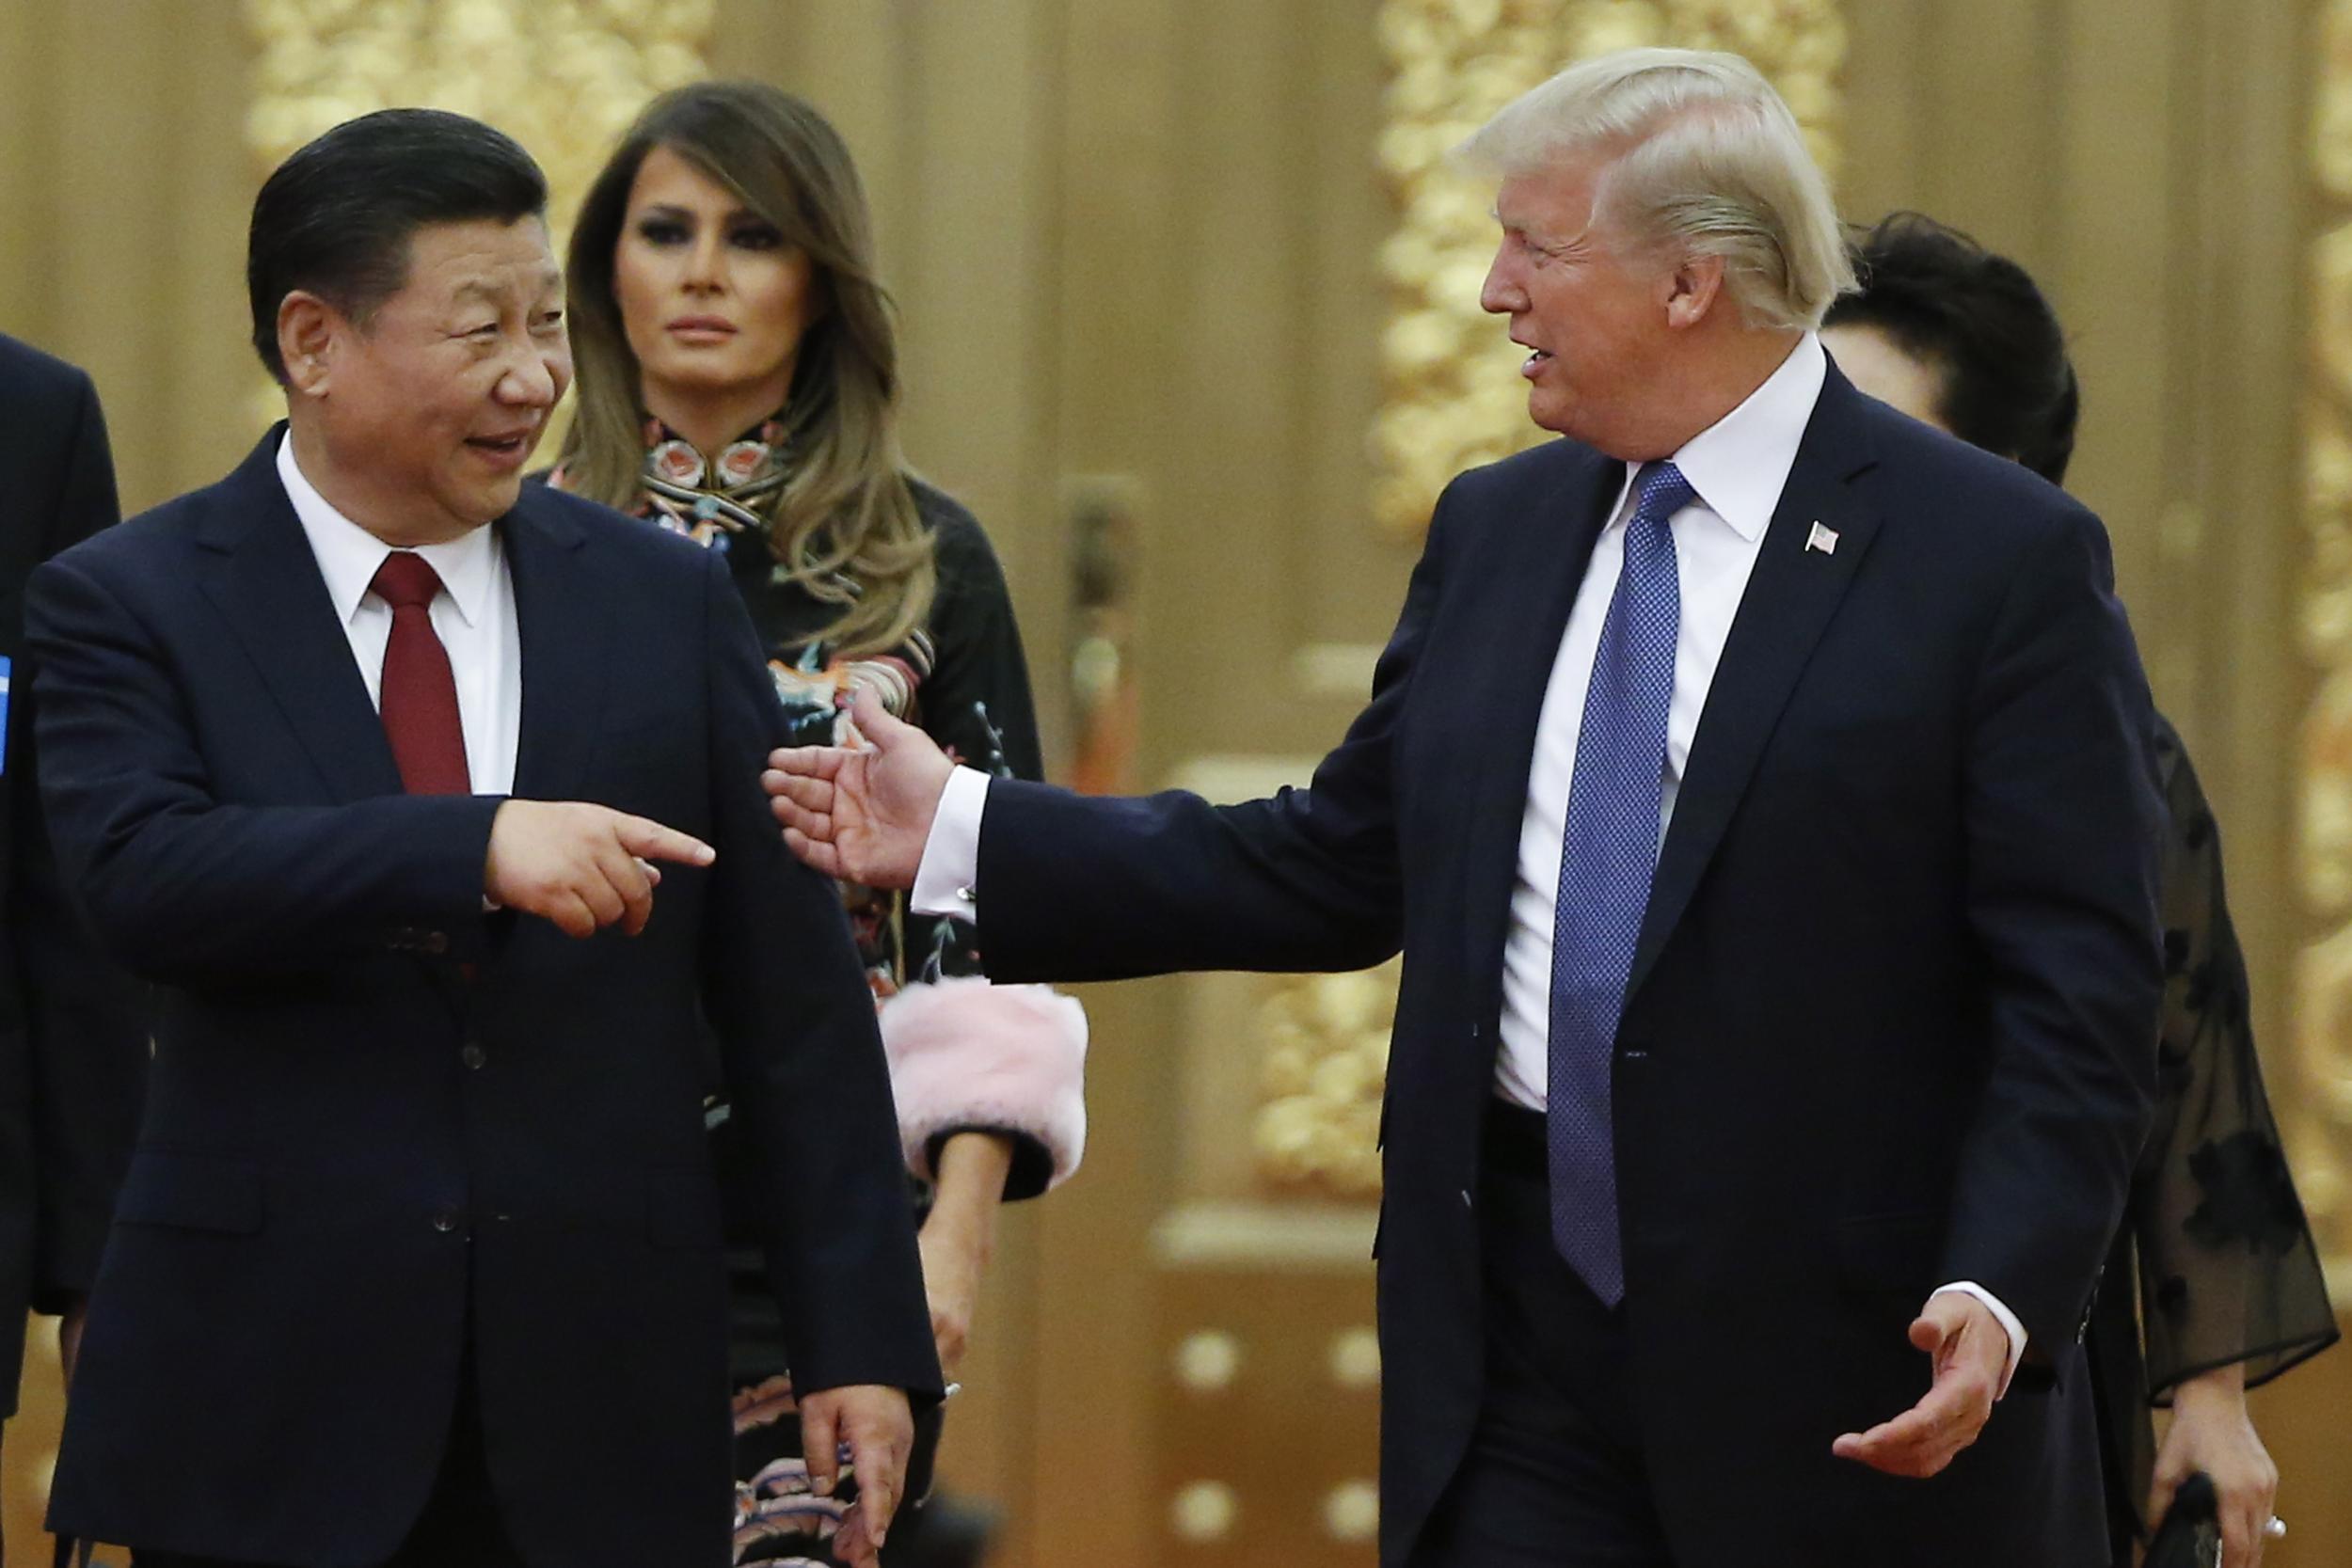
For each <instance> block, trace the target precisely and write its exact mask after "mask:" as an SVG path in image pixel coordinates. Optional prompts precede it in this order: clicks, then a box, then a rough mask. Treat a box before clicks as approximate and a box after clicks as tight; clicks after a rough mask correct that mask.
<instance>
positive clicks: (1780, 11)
mask: <svg viewBox="0 0 2352 1568" xmlns="http://www.w3.org/2000/svg"><path fill="white" fill-rule="evenodd" d="M1379 28H1380V43H1381V49H1382V52H1383V54H1384V55H1385V56H1386V58H1387V62H1388V67H1389V86H1388V95H1387V101H1386V105H1385V112H1384V115H1383V124H1382V128H1381V133H1380V145H1379V149H1378V154H1379V164H1380V172H1381V176H1382V178H1383V179H1384V180H1385V181H1386V182H1387V183H1388V186H1389V189H1390V191H1391V195H1392V197H1393V198H1394V202H1395V206H1396V211H1397V227H1396V230H1395V231H1394V232H1393V233H1391V235H1390V237H1389V240H1388V243H1387V244H1386V245H1383V246H1382V248H1381V253H1380V271H1381V275H1382V277H1383V278H1384V280H1385V281H1386V283H1387V285H1388V289H1389V297H1390V306H1389V310H1388V315H1387V319H1386V321H1385V322H1384V323H1383V325H1382V328H1381V337H1380V369H1381V378H1382V384H1383V385H1382V397H1381V406H1380V411H1379V414H1378V415H1377V417H1376V419H1375V424H1374V427H1373V433H1372V449H1373V463H1374V481H1373V498H1372V504H1373V515H1374V516H1375V519H1376V520H1377V521H1378V523H1379V525H1380V527H1381V529H1382V530H1383V531H1386V532H1388V533H1391V534H1392V535H1394V536H1396V537H1399V538H1405V539H1415V538H1418V537H1419V536H1420V534H1421V532H1422V530H1423V529H1424V528H1426V527H1427V526H1428V522H1429V513H1430V509H1431V508H1432V507H1433V506H1435V505H1436V503H1437V499H1438V491H1440V490H1442V489H1443V488H1444V487H1445V483H1446V482H1447V481H1448V480H1450V479H1452V478H1453V477H1454V475H1455V474H1457V473H1459V472H1461V471H1462V470H1463V469H1464V468H1467V467H1472V466H1473V465H1476V464H1480V463H1487V462H1492V461H1493V460H1495V459H1496V458H1499V457H1503V456H1507V455H1508V454H1509V453H1511V452H1513V451H1518V449H1519V448H1521V447H1525V446H1528V445H1531V444H1533V443H1534V442H1535V441H1537V440H1539V439H1542V438H1543V433H1542V432H1541V431H1538V430H1536V429H1534V427H1532V426H1531V425H1530V424H1529V423H1528V421H1527V413H1526V391H1525V383H1523V382H1522V381H1521V380H1520V379H1519V377H1518V374H1517V373H1516V372H1517V369H1518V359H1519V357H1520V352H1521V351H1519V350H1518V349H1515V348H1514V347H1513V346H1512V344H1511V342H1510V341H1509V340H1508V339H1507V338H1506V337H1505V336H1504V334H1503V333H1502V329H1501V328H1500V327H1499V326H1497V325H1496V324H1495V322H1494V321H1493V319H1492V318H1490V317H1488V316H1486V314H1485V313H1484V312H1482V311H1481V310H1480V309H1479V308H1478V289H1479V283H1480V280H1481V279H1482V278H1483V277H1485V276H1486V262H1487V260H1488V258H1489V257H1490V256H1491V255H1492V254H1493V249H1494V239H1495V230H1494V220H1493V217H1492V215H1491V214H1490V212H1489V208H1490V207H1491V204H1492V202H1493V198H1494V193H1493V191H1492V190H1491V189H1490V188H1488V186H1487V185H1486V183H1484V182H1480V181H1477V180H1475V179H1471V178H1468V177H1466V176H1465V175H1464V174H1463V173H1462V172H1461V171H1459V170H1457V169H1455V168H1454V167H1453V166H1452V164H1451V159H1450V154H1451V153H1452V151H1453V150H1454V148H1455V147H1457V146H1459V145H1460V144H1461V142H1462V140H1463V139H1464V138H1465V137H1467V136H1468V135H1470V133H1471V132H1472V131H1475V130H1476V129H1477V128H1478V127H1479V126H1480V125H1481V124H1482V123H1484V122H1485V120H1486V118H1487V117H1488V116H1490V115H1492V114H1493V113H1494V112H1495V111H1496V110H1497V109H1500V108H1501V107H1502V105H1503V104H1505V103H1509V102H1510V101H1511V100H1512V99H1513V98H1516V97H1518V95H1519V94H1520V93H1522V92H1524V91H1526V90H1527V89H1528V88H1530V87H1534V86H1535V85H1536V84H1537V83H1539V82H1541V81H1543V80H1544V79H1545V78H1547V77H1549V76H1550V75H1551V74H1552V73H1553V72H1555V71H1560V70H1562V69H1563V68H1564V67H1565V66H1568V65H1570V64H1572V63H1574V62H1575V61H1577V60H1580V59H1584V58H1587V57H1589V56H1591V55H1597V54H1602V53H1605V52H1606V51H1609V50H1612V49H1621V48H1626V47H1629V46H1631V45H1636V44H1671V45H1677V46H1682V47H1689V48H1699V49H1727V50H1731V51H1733V52H1735V53H1737V54H1740V55H1745V56H1747V57H1748V58H1749V59H1750V60H1753V61H1754V62H1755V63H1756V67H1757V68H1758V69H1759V70H1761V71H1763V72H1764V73H1765V75H1767V76H1768V77H1770V78H1771V79H1772V84H1773V85H1774V86H1775V87H1778V88H1779V89H1780V91H1781V94H1782V96H1783V97H1785V98H1786V99H1787V100H1788V106H1789V107H1790V109H1792V110H1793V111H1794V112H1795V114H1796V116H1797V119H1798V122H1799V123H1800V124H1802V125H1803V126H1804V130H1805V135H1806V136H1807V138H1808V139H1809V140H1810V141H1811V143H1812V145H1813V151H1814V155H1815V156H1816V157H1817V158H1819V159H1820V162H1821V166H1822V167H1824V168H1825V169H1827V170H1829V171H1830V173H1831V175H1832V177H1833V178H1835V176H1836V169H1837V154H1838V131H1839V97H1838V86H1837V81H1838V71H1839V68H1840V67H1841V66H1842V65H1843V63H1844V61H1845V56H1846V30H1845V24H1844V23H1843V21H1842V20H1841V18H1840V16H1839V13H1838V8H1837V4H1836V0H1383V4H1382V6H1381V8H1380V16H1379Z"/></svg>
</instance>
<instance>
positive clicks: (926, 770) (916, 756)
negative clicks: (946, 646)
mask: <svg viewBox="0 0 2352 1568" xmlns="http://www.w3.org/2000/svg"><path fill="white" fill-rule="evenodd" d="M850 718H851V719H852V720H854V721H855V722H856V725H857V730H858V734H859V736H860V737H861V738H862V742H863V743H862V744H861V745H859V746H857V747H856V748H854V749H851V748H846V747H840V746H795V747H791V748H788V749H787V750H783V751H777V752H770V753H769V755H768V771H767V772H765V773H762V774H761V775H760V776H759V782H760V784H762V785H763V786H765V787H766V789H767V791H768V793H769V795H770V796H771V797H772V798H773V799H771V800H770V802H769V804H770V805H771V807H773V808H774V811H775V814H776V820H777V821H778V822H780V823H782V824H783V825H784V842H785V843H786V844H787V846H789V847H790V848H791V850H792V852H793V853H794V854H795V855H798V856H799V857H800V858H801V859H802V860H803V861H805V862H807V863H809V864H810V865H812V866H814V867H815V868H816V869H818V870H819V871H821V872H823V873H824V874H825V875H826V876H828V877H836V878H840V879H845V880H848V881H852V882H858V883H862V884H863V885H865V886H866V887H882V888H907V887H913V886H914V872H915V868H916V867H917V866H919V865H921V864H922V863H923V846H924V845H925V844H926V843H928V842H929V841H930V834H931V818H932V817H933V816H936V815H937V814H938V811H939V797H940V794H941V792H942V791H944V790H945V789H946V787H947V777H948V775H949V774H950V773H952V772H954V771H955V765H954V764H953V763H951V762H949V761H948V760H947V753H946V752H943V751H941V750H940V749H939V747H938V744H937V743H936V742H934V741H933V740H932V739H931V737H930V736H928V735H925V734H924V733H923V732H922V731H921V730H919V729H917V728H915V727H914V725H913V724H907V723H902V722H900V721H898V720H896V719H894V718H892V717H891V716H890V715H889V713H888V712H886V711H885V710H884V709H883V707H882V703H881V701H880V699H878V698H877V697H875V695H874V693H873V691H872V690H871V689H867V688H864V687H861V688H860V689H858V693H857V697H856V700H855V702H854V703H853V704H852V705H851V706H850Z"/></svg>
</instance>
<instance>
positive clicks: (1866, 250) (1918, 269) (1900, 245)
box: [1826, 213, 2081, 484]
mask: <svg viewBox="0 0 2352 1568" xmlns="http://www.w3.org/2000/svg"><path fill="white" fill-rule="evenodd" d="M1853 255H1854V273H1855V275H1856V278H1857V280H1858V284H1859V287H1858V288H1857V290H1856V292H1854V293H1850V294H1846V295H1844V296H1842V297H1840V298H1839V299H1838V300H1837V302H1836V304H1834V305H1832V306H1831V307H1830V309H1829V317H1828V321H1827V324H1826V325H1831V326H1874V327H1877V328H1878V329H1879V330H1881V331H1883V332H1884V333H1885V334H1886V335H1887V336H1888V337H1890V338H1892V339H1893V340H1894V341H1895V342H1896V345H1897V346H1898V347H1899V348H1901V349H1902V351H1903V352H1904V353H1906V354H1908V355H1910V356H1913V357H1914V358H1915V359H1920V360H1924V361H1925V362H1926V363H1927V364H1929V365H1930V366H1931V367H1933V368H1934V369H1935V370H1936V371H1937V372H1939V373H1940V375H1941V378H1942V381H1943V390H1942V395H1941V396H1940V397H1939V398H1938V399H1937V404H1938V406H1937V410H1936V411H1937V413H1938V414H1939V415H1940V416H1941V417H1942V419H1943V421H1944V423H1945V424H1946V425H1947V427H1948V428H1949V429H1950V430H1951V432H1952V434H1953V435H1955V436H1959V437H1960V438H1961V439H1962V440H1963V441H1966V442H1968V443H1969V444H1970V445H1972V446H1979V447H1982V448H1984V449H1985V450H1986V451H1995V452H1998V453H2000V454H2001V455H2002V456H2004V457H2010V458H2014V459H2015V460H2016V461H2018V462H2020V463H2022V464H2024V465H2025V466H2026V467H2028V468H2031V469H2032V470H2033V471H2034V472H2035V473H2038V474H2040V475H2041V476H2042V478H2044V479H2046V480H2048V481H2049V482H2050V483H2053V484H2059V483H2064V482H2065V479H2066V464H2067V460H2068V459H2069V458H2071V457H2073V456H2074V422H2075V420H2076V418H2077V416H2078V415H2079V414H2080V412H2081V393H2080V390H2079V388H2077V386H2076V384H2075V380H2074V362H2073V361H2072V360H2070V359H2069V358H2068V357H2067V354H2066V335H2065V333H2064V332H2063V331H2062V330H2060V328H2059V326H2058V315H2057V312H2055V311H2053V310H2052V309H2050V302H2049V301H2048V300H2046V299H2044V298H2043V297H2042V291H2041V290H2040V289H2039V288H2037V287H2036V286H2035V285H2034V280H2033V278H2032V277H2031V275H2029V274H2028V273H2027V272H2026V269H2025V268H2023V267H2021V266H2019V265H2018V264H2017V263H2016V262H2014V261H2010V259H2009V258H2008V257H2006V256H1996V255H1994V253H1993V252H1991V251H1989V250H1987V249H1985V248H1984V246H1982V245H1979V244H1978V243H1977V242H1976V241H1974V240H1972V239H1970V238H1969V237H1968V236H1967V235H1965V234H1963V233H1962V232H1961V231H1960V230H1957V229H1950V228H1947V227H1946V226H1945V225H1943V224H1940V223H1938V222H1936V221H1935V220H1934V219H1933V218H1931V217H1926V216H1923V215H1921V214H1917V213H1895V214H1890V215H1888V216H1887V217H1885V218H1883V219H1881V220H1880V222H1879V224H1878V227H1876V228H1875V229H1872V230H1869V231H1868V232H1867V233H1865V234H1862V235H1860V236H1859V237H1857V238H1856V239H1855V240H1854V242H1853Z"/></svg>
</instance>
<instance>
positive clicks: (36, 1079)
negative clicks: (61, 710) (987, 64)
mask: <svg viewBox="0 0 2352 1568" xmlns="http://www.w3.org/2000/svg"><path fill="white" fill-rule="evenodd" d="M0 469H5V471H7V472H8V473H9V474H10V475H12V476H14V478H13V479H12V481H11V483H10V492H9V494H8V498H7V499H5V500H0V1367H5V1368H10V1369H13V1368H14V1367H15V1366H16V1365H17V1363H18V1361H19V1359H20V1353H21V1350H22V1346H23V1342H24V1341H23V1337H24V1323H25V1316H24V1315H25V1311H26V1309H27V1308H28V1307H29V1308H30V1309H31V1310H33V1311H35V1312H38V1313H41V1314H44V1315H48V1316H54V1317H56V1318H57V1320H58V1331H59V1335H60V1340H61V1346H62V1350H63V1362H64V1365H63V1369H62V1370H64V1371H65V1372H66V1374H67V1375H68V1376H69V1377H70V1376H71V1375H72V1355H73V1350H74V1346H75V1343H76V1341H77V1340H78V1339H79V1338H80V1335H81V1325H82V1315H83V1307H84V1304H85V1302H86V1301H87V1296H88V1292H89V1287H90V1281H91V1280H92V1279H93V1278H94V1277H95V1276H96V1275H97V1272H98V1254H99V1248H100V1244H101V1243H103V1241H104V1240H105V1236H106V1223H107V1219H108V1217H109V1215H110V1213H111V1212H112V1210H113V1206H114V1195H115V1191H116V1189H117V1188H118V1187H119V1186H120V1185H121V1182H122V1170H123V1166H124V1164H126V1163H127V1162H128V1160H129V1159H130V1154H131V1141H132V1138H133V1137H134V1136H135V1133H136V1132H137V1130H138V1113H139V1098H140V1087H141V1084H142V1081H143V1079H144V1076H145V1071H146V1067H147V1022H148V1021H147V1009H146V1001H147V991H146V988H145V987H143V986H141V985H139V984H137V983H136V982H135V981H133V980H132V979H131V978H130V977H129V976H127V975H125V974H122V973H121V972H120V971H119V970H117V969H116V968H115V967H114V966H113V965H112V964H109V963H108V962H106V961H105V960H104V959H103V958H101V957H100V956H99V953H98V950H97V947H96V944H95V943H94V942H92V941H91V939H90V936H89V934H88V931H87V929H86V928H85V927H84V925H83V922H82V918H81V916H80V914H79V913H78V912H77V911H75V910H74V908H73V906H72V903H71V902H70V901H69V899H68V898H67V896H66V893H65V889H64V888H63V887H62V886H61V885H60V884H59V881H58V879H57V865H56V858H55V856H54V855H53V854H52V852H51V849H50V845H49V832H48V828H47V825H46V823H45V821H44V819H43V816H42V813H41V809H40V796H39V792H38V791H37V790H36V789H35V788H34V774H35V771H36V768H37V766H38V759H37V752H36V750H35V745H34V739H33V670H32V666H31V664H30V662H29V661H28V660H27V658H26V657H25V649H24V580H25V578H27V577H29V576H31V574H32V570H33V568H34V567H35V566H37V565H39V564H40V562H43V561H45V560H47V559H48V558H49V557H50V556H53V555H55V554H56V553H57V552H58V551H59V550H62V549H64V548H65V547H66V546H69V545H73V544H77V543H79V542H80V541H81V540H83V539H86V538H87V537H89V535H91V534H93V533H95V532H97V531H99V530H100V529H103V528H106V527H108V526H110V525H112V524H113V523H114V522H115V521H116V518H117V513H116V507H115V473H114V460H113V456H112V454H111V452H110V451H109V450H108V447H107V442H106V420H105V417H104V415H103V414H102V413H101V412H100V411H99V406H98V393H97V391H96V389H95V388H93V387H92V386H91V385H90V379H89V377H88V376H87V375H85V374H84V373H83V372H81V371H79V370H77V369H75V368H74V367H72V366H71V365H68V364H66V363H64V362H63V361H61V360H57V359H53V358H51V357H50V356H47V355H45V354H42V353H40V351H38V350H36V349H34V348H32V347H31V346H29V345H27V344H25V343H21V342H18V341H15V340H14V339H12V338H7V337H0ZM0 1381H5V1384H6V1387H5V1390H0V1417H4V1416H8V1415H12V1414H14V1413H15V1410H16V1398H17V1388H16V1380H15V1378H14V1376H13V1375H6V1376H5V1377H4V1378H0Z"/></svg>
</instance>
